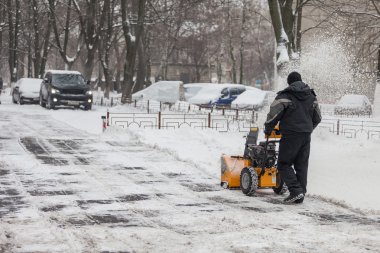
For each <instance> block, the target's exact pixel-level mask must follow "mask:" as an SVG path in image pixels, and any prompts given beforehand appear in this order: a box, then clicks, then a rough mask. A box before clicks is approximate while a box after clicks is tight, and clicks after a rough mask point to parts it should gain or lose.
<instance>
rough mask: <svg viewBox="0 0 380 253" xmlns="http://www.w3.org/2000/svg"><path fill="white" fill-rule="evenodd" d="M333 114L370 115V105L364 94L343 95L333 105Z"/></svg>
mask: <svg viewBox="0 0 380 253" xmlns="http://www.w3.org/2000/svg"><path fill="white" fill-rule="evenodd" d="M334 112H335V114H343V115H371V114H372V106H371V103H370V101H369V99H368V98H367V97H366V96H364V95H354V94H349V95H344V96H343V97H342V98H341V99H340V100H339V101H338V102H337V103H336V105H335V109H334Z"/></svg>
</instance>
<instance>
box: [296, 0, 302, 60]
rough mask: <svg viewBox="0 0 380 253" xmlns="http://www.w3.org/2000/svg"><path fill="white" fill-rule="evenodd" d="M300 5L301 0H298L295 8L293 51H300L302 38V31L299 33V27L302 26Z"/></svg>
mask: <svg viewBox="0 0 380 253" xmlns="http://www.w3.org/2000/svg"><path fill="white" fill-rule="evenodd" d="M302 5H303V0H298V4H297V6H298V10H297V26H296V30H297V32H296V35H297V36H296V49H295V51H296V52H298V53H300V52H301V39H302V33H301V28H302Z"/></svg>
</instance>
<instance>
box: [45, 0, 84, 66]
mask: <svg viewBox="0 0 380 253" xmlns="http://www.w3.org/2000/svg"><path fill="white" fill-rule="evenodd" d="M55 1H56V0H49V9H50V15H51V19H52V26H53V31H54V37H55V42H56V44H57V47H58V51H59V54H60V55H61V58H62V60H63V61H64V63H65V69H66V70H70V69H71V68H72V66H73V65H74V63H75V61H76V60H77V59H78V56H79V55H80V52H81V50H82V44H81V35H82V31H81V33H80V35H79V38H78V46H77V51H76V53H75V55H74V57H69V56H68V49H67V46H68V42H69V40H70V21H71V10H72V2H73V0H68V3H67V9H66V22H65V25H64V29H63V34H64V37H63V45H62V43H61V40H60V37H61V36H60V35H61V34H60V33H59V31H58V26H57V20H56V15H57V13H56V9H55V3H56V2H55ZM74 3H75V1H74ZM72 41H73V40H70V42H72Z"/></svg>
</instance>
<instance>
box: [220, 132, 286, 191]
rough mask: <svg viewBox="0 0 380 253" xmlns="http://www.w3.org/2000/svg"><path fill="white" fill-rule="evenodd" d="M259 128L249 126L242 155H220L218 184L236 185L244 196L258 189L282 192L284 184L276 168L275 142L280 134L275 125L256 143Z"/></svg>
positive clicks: (224, 186)
mask: <svg viewBox="0 0 380 253" xmlns="http://www.w3.org/2000/svg"><path fill="white" fill-rule="evenodd" d="M258 135H259V128H257V127H253V128H251V129H250V131H249V134H248V135H247V137H246V142H245V149H244V155H243V156H229V155H222V161H221V186H222V187H223V188H228V189H238V188H240V189H241V190H242V192H243V193H244V194H246V195H248V196H251V195H254V193H255V192H256V190H257V189H259V188H272V189H273V191H274V192H275V193H277V194H283V193H285V192H286V191H287V187H286V185H285V184H284V182H283V181H282V179H281V178H280V175H279V173H278V170H277V155H278V152H277V150H276V145H277V143H279V140H280V139H281V133H280V130H279V128H278V127H276V128H275V129H274V130H273V131H272V133H271V134H270V135H269V136H266V138H267V139H266V141H263V142H260V143H259V144H257V139H258Z"/></svg>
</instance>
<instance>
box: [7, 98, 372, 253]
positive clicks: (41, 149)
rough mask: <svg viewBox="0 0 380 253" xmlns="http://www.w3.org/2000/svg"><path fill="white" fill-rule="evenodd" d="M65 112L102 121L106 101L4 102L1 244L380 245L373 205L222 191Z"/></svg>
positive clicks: (214, 182)
mask: <svg viewBox="0 0 380 253" xmlns="http://www.w3.org/2000/svg"><path fill="white" fill-rule="evenodd" d="M63 113H64V114H68V113H69V114H71V115H73V116H72V117H73V118H75V117H77V118H80V117H81V115H83V114H84V113H92V115H93V117H94V118H96V120H94V122H95V121H96V122H98V121H99V115H100V114H101V109H99V108H95V110H94V111H92V112H84V111H81V110H59V111H47V110H45V109H43V108H40V107H39V106H37V105H30V106H18V105H12V104H10V103H6V102H5V103H3V104H2V105H0V129H1V130H0V252H165V251H166V252H257V251H259V250H260V251H261V252H378V251H379V250H380V241H379V238H380V217H379V216H378V215H376V214H372V215H371V214H368V213H366V214H364V213H361V212H359V211H356V210H354V209H349V208H346V207H345V206H341V205H337V204H334V203H331V202H326V201H324V200H321V199H318V198H316V197H309V198H308V199H307V201H305V203H304V204H303V205H296V206H294V205H290V206H288V205H283V204H282V198H283V197H279V196H275V195H274V194H273V193H272V192H271V191H268V190H264V191H260V192H259V193H258V196H256V197H246V196H244V195H243V194H242V193H241V192H240V191H229V190H223V189H221V188H220V187H219V185H218V179H217V178H215V176H214V174H213V173H209V172H208V171H205V170H203V169H202V167H200V166H194V163H192V162H189V161H188V160H186V159H179V157H178V156H177V155H175V154H173V153H171V152H168V151H167V150H163V149H160V148H157V147H155V146H152V145H147V144H144V142H142V141H141V139H140V138H139V137H138V136H137V135H136V134H134V133H132V132H131V133H129V132H123V133H122V135H123V138H120V137H119V136H118V134H115V133H114V134H106V135H98V134H90V133H89V132H86V131H83V130H78V129H76V128H73V127H72V126H70V125H68V124H66V123H64V122H62V121H59V120H57V119H56V118H59V115H60V114H63ZM98 127H99V128H100V125H99V126H98ZM116 132H117V131H116ZM184 145H185V143H184ZM193 148H196V147H193ZM189 156H191V153H190V154H189Z"/></svg>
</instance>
